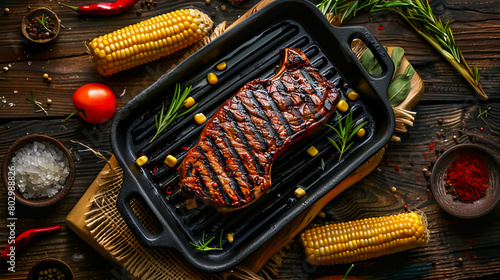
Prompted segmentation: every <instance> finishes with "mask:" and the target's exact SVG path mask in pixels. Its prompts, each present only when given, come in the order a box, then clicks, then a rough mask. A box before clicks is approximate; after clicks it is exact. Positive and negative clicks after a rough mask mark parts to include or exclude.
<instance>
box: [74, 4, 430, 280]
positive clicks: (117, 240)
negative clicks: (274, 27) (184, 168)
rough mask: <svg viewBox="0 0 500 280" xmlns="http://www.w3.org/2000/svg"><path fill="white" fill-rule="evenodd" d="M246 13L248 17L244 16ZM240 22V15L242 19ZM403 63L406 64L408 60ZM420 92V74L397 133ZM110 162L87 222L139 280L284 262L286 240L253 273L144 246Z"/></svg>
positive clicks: (241, 274) (400, 110)
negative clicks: (200, 266) (123, 207)
mask: <svg viewBox="0 0 500 280" xmlns="http://www.w3.org/2000/svg"><path fill="white" fill-rule="evenodd" d="M271 1H272V0H266V1H263V2H261V3H259V4H258V5H257V6H256V8H253V9H252V10H251V13H253V12H255V11H256V10H258V8H261V7H262V6H264V5H265V4H267V3H268V2H271ZM259 5H260V6H259ZM247 16H248V15H246V16H245V17H247ZM245 17H243V18H245ZM241 20H242V19H240V20H239V21H241ZM239 21H238V22H239ZM236 24H237V23H236ZM225 29H226V28H225V24H221V25H219V26H218V27H217V28H216V29H215V30H214V32H213V34H212V36H211V37H207V38H206V39H205V40H204V41H203V42H200V43H199V44H198V45H197V46H195V47H193V48H192V49H191V51H190V52H188V53H186V55H185V56H184V57H183V59H184V58H186V57H188V56H189V55H190V54H191V53H193V52H194V51H195V50H196V49H198V48H200V47H201V46H203V45H204V44H206V43H208V42H209V41H211V40H212V39H214V38H215V37H217V36H219V35H220V34H221V33H223V32H224V31H225ZM353 49H354V50H355V52H356V53H358V54H361V53H362V52H363V50H364V49H363V47H362V46H355V47H354V48H353ZM391 51H392V50H391V48H389V52H391ZM403 63H408V62H407V60H406V59H404V61H403ZM404 67H405V66H404V65H402V67H401V68H402V69H404ZM422 93H423V86H422V81H421V79H420V77H419V76H418V75H417V74H416V75H415V80H414V81H412V92H411V94H409V96H408V98H407V100H405V101H404V102H403V103H402V104H401V105H399V106H398V107H397V108H395V109H394V112H395V114H396V118H397V127H396V131H400V132H405V131H406V129H405V125H412V121H413V119H414V113H412V112H411V111H408V110H409V109H411V108H413V107H414V106H415V105H416V104H417V103H418V101H419V99H420V97H421V95H422ZM393 140H396V141H397V140H398V138H397V137H393ZM384 151H385V148H384V149H382V150H381V151H380V152H379V153H378V154H377V155H376V156H375V157H376V159H377V161H376V162H374V163H372V165H373V164H375V165H374V166H376V165H377V164H378V162H379V161H380V159H381V158H382V155H383V152H384ZM375 157H374V158H375ZM108 163H109V168H105V169H103V171H102V172H101V174H100V175H99V177H98V185H99V190H98V191H97V193H96V194H95V195H94V196H93V198H92V199H91V207H90V209H89V210H88V211H87V212H86V213H85V215H84V217H85V226H86V227H87V229H88V230H89V231H90V234H91V236H92V237H93V239H94V240H95V241H96V242H97V244H98V245H99V246H100V247H102V249H103V250H104V251H101V253H103V252H104V253H105V254H107V255H108V256H111V259H112V260H113V261H114V262H115V263H117V264H119V265H120V266H122V267H123V269H124V270H125V271H126V272H127V274H128V275H129V276H130V277H132V278H136V279H227V278H229V277H233V278H239V279H264V278H270V276H269V275H270V274H269V271H267V272H266V271H264V272H262V271H261V273H260V276H259V273H258V271H255V267H257V268H262V267H263V266H264V267H266V268H267V269H275V268H277V267H278V266H279V265H280V257H281V256H283V253H282V252H279V249H280V248H281V246H282V245H283V244H280V247H279V248H275V250H274V252H273V253H277V255H274V256H272V255H270V256H269V257H267V258H266V257H264V258H265V259H264V260H260V261H261V262H262V261H263V262H267V263H266V264H265V265H262V264H258V265H254V266H253V268H254V269H253V271H252V270H251V269H246V268H245V267H244V266H239V267H236V268H235V269H233V270H231V271H228V272H225V273H220V274H208V273H202V272H199V271H197V270H195V269H194V268H192V267H190V266H189V265H188V264H186V263H185V262H184V261H183V260H182V259H181V258H178V257H177V255H178V254H176V252H175V251H172V250H169V249H156V248H146V247H144V246H143V245H142V244H141V243H140V242H139V241H138V239H137V238H136V237H135V236H134V234H133V233H132V232H131V230H130V229H129V227H128V226H127V224H126V223H125V221H124V220H123V218H122V216H121V215H120V213H119V212H118V209H117V208H116V200H117V198H118V194H119V193H120V189H121V185H122V182H123V173H122V170H121V168H120V166H119V165H118V164H117V163H116V161H114V158H112V160H110V161H109V162H108ZM369 171H371V170H369ZM366 174H367V173H363V174H362V175H363V176H362V177H364V176H366ZM358 177H359V178H357V179H356V180H352V182H350V183H349V184H346V186H345V187H344V189H345V188H347V187H349V186H350V185H352V184H354V183H355V182H357V181H359V180H360V179H361V178H362V177H361V176H358ZM96 180H97V179H96ZM340 191H341V190H339V192H340ZM336 194H337V193H335V194H333V195H331V196H330V197H329V198H328V199H329V200H331V199H332V198H333V197H334V196H335V195H336ZM329 200H328V201H329ZM326 203H327V202H324V204H326ZM131 207H132V209H133V210H134V212H135V213H136V215H137V216H138V218H139V220H141V221H142V224H143V225H144V226H145V227H146V228H147V229H148V230H149V231H150V232H152V233H154V232H155V231H157V226H156V225H155V224H154V223H155V222H154V221H153V220H152V219H150V218H149V217H150V215H149V214H147V212H146V210H145V209H144V208H142V207H141V204H139V203H134V202H133V201H132V202H131ZM300 229H301V228H299V230H300ZM277 240H279V239H277ZM263 247H264V246H263ZM271 250H273V249H271ZM277 251H278V252H277ZM271 256H272V257H271Z"/></svg>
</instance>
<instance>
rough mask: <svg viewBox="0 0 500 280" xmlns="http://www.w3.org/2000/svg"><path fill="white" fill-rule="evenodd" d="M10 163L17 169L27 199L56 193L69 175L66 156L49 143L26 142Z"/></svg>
mask: <svg viewBox="0 0 500 280" xmlns="http://www.w3.org/2000/svg"><path fill="white" fill-rule="evenodd" d="M11 165H13V166H15V168H16V185H17V187H18V189H19V191H20V192H21V193H22V195H23V196H24V198H34V197H52V196H54V195H56V194H57V193H58V192H59V190H60V189H62V185H64V183H65V182H66V179H67V177H68V175H69V171H68V168H67V166H68V162H67V159H66V157H65V156H64V154H63V153H62V151H61V150H59V149H58V148H57V147H55V146H54V145H52V144H50V143H41V142H37V141H34V142H33V143H29V144H26V145H25V146H24V147H22V148H21V149H19V150H18V151H17V152H16V154H15V155H14V157H13V158H12V163H11Z"/></svg>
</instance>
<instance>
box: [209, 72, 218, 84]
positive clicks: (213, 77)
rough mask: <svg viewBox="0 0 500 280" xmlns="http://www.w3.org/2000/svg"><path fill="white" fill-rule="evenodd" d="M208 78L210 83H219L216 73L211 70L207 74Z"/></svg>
mask: <svg viewBox="0 0 500 280" xmlns="http://www.w3.org/2000/svg"><path fill="white" fill-rule="evenodd" d="M207 80H208V83H209V84H211V85H215V84H216V83H217V81H218V79H217V75H215V74H214V73H212V72H210V73H208V75H207Z"/></svg>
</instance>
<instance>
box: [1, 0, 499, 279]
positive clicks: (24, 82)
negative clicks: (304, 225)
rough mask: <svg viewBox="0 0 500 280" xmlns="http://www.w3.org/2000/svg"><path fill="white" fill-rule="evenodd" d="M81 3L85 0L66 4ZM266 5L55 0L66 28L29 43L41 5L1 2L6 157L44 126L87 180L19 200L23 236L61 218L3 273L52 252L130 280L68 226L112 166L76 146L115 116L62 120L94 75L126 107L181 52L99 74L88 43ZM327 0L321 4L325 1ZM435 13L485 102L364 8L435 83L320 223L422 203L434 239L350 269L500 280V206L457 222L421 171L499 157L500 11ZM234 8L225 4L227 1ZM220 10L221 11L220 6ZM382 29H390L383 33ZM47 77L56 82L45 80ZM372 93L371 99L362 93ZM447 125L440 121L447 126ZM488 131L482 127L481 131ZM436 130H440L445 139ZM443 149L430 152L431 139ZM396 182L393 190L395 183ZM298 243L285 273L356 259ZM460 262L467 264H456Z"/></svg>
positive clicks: (80, 266) (449, 5)
mask: <svg viewBox="0 0 500 280" xmlns="http://www.w3.org/2000/svg"><path fill="white" fill-rule="evenodd" d="M64 2H65V3H72V4H74V3H78V4H80V3H79V2H77V1H71V2H70V1H69V0H68V1H64ZM256 2H257V1H249V2H247V3H245V4H243V5H241V6H238V7H232V6H231V5H229V4H228V2H226V1H218V0H212V1H211V4H210V5H206V4H205V1H201V0H188V1H181V0H172V1H158V6H157V7H154V8H152V9H150V10H147V9H143V10H142V13H141V15H140V16H138V15H137V13H136V12H135V10H137V9H138V7H140V6H138V4H137V5H136V6H134V7H133V8H132V9H131V10H129V11H128V12H125V13H123V14H120V15H117V16H113V17H86V16H80V15H78V14H77V13H75V12H74V11H71V10H68V9H65V8H63V7H60V6H58V5H56V3H55V2H54V1H52V2H45V1H43V2H42V1H37V2H36V4H37V5H38V4H39V5H49V6H51V7H52V9H53V10H54V11H55V12H56V14H57V15H58V16H59V17H60V19H61V21H62V24H63V25H64V28H62V29H61V31H60V34H59V36H58V37H57V38H56V39H55V40H54V41H53V42H51V43H49V44H47V45H32V44H27V42H26V41H24V40H23V39H22V35H21V32H20V22H21V18H22V16H23V15H24V14H26V13H27V12H28V11H29V10H28V6H31V8H34V7H35V4H34V3H33V2H29V1H25V0H18V1H14V0H7V1H2V3H1V4H0V6H1V8H2V11H3V10H4V8H7V7H8V8H9V12H8V13H2V14H1V15H0V23H1V24H2V26H3V28H2V29H1V30H0V34H1V35H2V36H0V63H1V66H2V67H0V69H1V68H3V67H4V66H5V67H8V71H7V72H5V71H4V72H2V73H1V74H0V97H2V98H1V99H0V137H1V138H0V157H3V156H4V154H5V151H6V150H7V148H8V146H9V145H10V144H11V143H12V142H13V141H14V140H16V139H18V138H19V137H20V136H23V135H25V134H27V133H30V134H33V133H44V134H47V135H49V136H52V137H55V138H57V139H58V140H60V141H62V142H63V143H64V144H65V145H66V146H67V147H68V148H70V149H71V150H72V151H73V152H74V153H75V161H76V169H77V177H76V179H75V183H74V185H73V187H72V189H71V191H70V192H69V193H68V194H67V195H66V197H65V198H64V199H63V200H61V201H60V202H58V203H57V204H55V205H52V206H50V207H48V208H45V209H41V210H37V211H33V209H30V208H26V207H23V206H22V205H16V213H15V214H16V218H17V221H16V232H17V233H21V232H23V231H25V230H28V229H30V228H33V227H44V226H54V225H61V226H62V228H61V229H60V230H59V231H58V232H56V233H54V234H51V235H50V236H43V237H41V238H40V239H37V240H34V241H33V242H32V243H30V244H29V245H28V246H26V247H24V248H22V250H21V251H20V252H19V254H18V255H17V257H16V259H17V262H16V272H15V273H11V272H10V271H8V270H7V266H5V265H2V266H0V278H1V279H25V278H26V274H27V272H28V270H29V269H30V268H31V266H33V265H34V264H35V263H36V262H37V261H39V260H40V259H42V258H45V257H56V258H60V259H63V260H64V261H65V262H67V263H68V264H69V266H70V267H71V268H72V269H73V270H74V272H75V276H76V277H77V278H79V279H111V278H121V277H125V275H124V272H123V271H121V270H120V269H119V268H115V267H114V266H113V265H112V264H111V263H110V262H108V261H106V260H105V259H104V258H103V257H101V256H100V255H99V254H98V253H97V252H96V251H94V250H93V249H92V248H91V247H90V246H89V245H87V244H86V243H85V242H84V241H82V240H81V239H80V238H79V237H78V236H77V235H76V234H74V233H73V232H72V231H70V230H69V229H68V228H67V227H66V225H64V218H65V216H66V215H67V213H68V212H69V211H70V210H71V208H72V207H73V206H74V205H75V203H76V202H77V201H78V200H79V199H80V197H81V196H82V194H83V193H84V192H85V191H86V189H87V187H88V186H89V185H90V183H91V182H92V181H93V180H94V179H95V177H96V176H97V174H98V172H99V171H100V170H101V169H102V167H103V166H104V164H105V163H104V162H102V161H99V160H98V159H97V158H96V157H95V156H94V155H93V154H91V153H89V152H84V151H82V150H83V149H82V147H81V146H79V145H76V144H73V143H72V142H70V140H78V141H81V142H83V143H85V144H88V145H90V146H91V147H93V148H96V149H100V150H107V151H110V150H111V148H110V145H109V125H110V124H109V123H104V124H98V125H94V124H88V123H85V122H83V121H82V120H80V119H78V118H74V119H70V120H68V121H67V122H65V123H63V124H61V122H60V121H61V120H62V119H63V118H64V117H66V116H67V115H68V114H70V113H71V112H72V111H73V110H74V108H73V104H72V101H71V95H72V93H73V92H74V91H75V90H76V89H77V88H78V87H79V86H81V85H83V84H86V83H89V82H102V83H105V84H106V85H108V86H110V87H111V88H112V89H113V91H114V92H115V94H116V95H117V98H118V100H117V101H118V105H117V106H118V108H120V107H121V106H123V105H124V104H125V103H126V102H127V101H128V100H130V99H131V98H132V97H134V96H136V95H137V94H138V93H140V92H141V91H142V90H143V89H145V88H146V87H147V86H148V85H150V84H152V83H153V82H154V81H156V80H157V79H158V78H159V77H160V76H161V75H162V74H163V73H164V72H165V71H166V69H168V68H169V66H170V65H172V64H173V63H175V62H176V61H177V59H178V58H180V57H181V55H182V52H180V53H176V54H174V55H172V56H169V57H167V58H164V59H161V60H159V61H155V62H152V63H149V64H147V65H143V66H139V67H137V68H134V69H133V70H128V71H124V72H122V73H119V74H116V75H115V76H112V77H110V78H108V79H101V78H100V77H99V75H98V74H97V72H96V71H95V67H94V65H93V64H92V62H91V60H90V59H89V57H88V54H87V53H86V49H85V47H84V46H83V44H82V41H90V40H91V39H93V38H95V37H96V36H99V35H102V34H106V33H109V32H112V31H114V30H116V29H117V28H119V27H123V26H125V25H129V24H133V23H136V22H137V21H139V20H143V19H145V18H148V17H151V16H153V15H157V14H158V13H160V12H166V11H171V10H175V9H180V8H184V7H186V6H192V7H196V8H198V9H200V10H202V11H205V12H206V13H207V14H211V13H214V14H215V17H214V18H213V20H214V21H215V22H216V24H217V23H220V22H221V21H223V20H227V21H228V23H231V22H233V21H235V20H237V18H238V16H239V15H241V14H243V13H244V12H245V11H246V10H249V9H250V8H251V7H252V6H253V5H254V4H255V3H256ZM316 2H319V1H316ZM430 3H431V8H432V9H433V11H434V12H435V14H436V15H438V16H440V17H444V18H446V20H450V27H451V28H452V29H453V31H454V38H455V41H456V43H457V45H458V46H459V47H460V49H461V50H462V52H463V55H464V56H465V57H466V59H467V61H468V63H469V64H471V65H474V66H477V67H479V68H480V70H481V78H480V79H481V83H482V86H483V89H484V90H485V92H486V93H487V94H488V96H489V99H488V101H487V102H483V101H480V100H479V99H477V98H476V97H475V96H474V95H473V91H472V90H471V88H470V86H469V85H468V84H467V82H466V81H464V80H463V78H462V77H461V76H460V75H458V74H457V73H456V70H455V69H453V68H452V67H451V66H450V65H449V64H448V62H447V61H445V60H444V59H443V58H442V57H441V56H440V55H439V54H438V53H437V52H436V51H435V50H434V49H433V48H432V47H430V46H429V45H428V44H427V42H426V41H424V40H423V39H421V38H420V37H419V36H418V35H417V34H415V33H414V32H413V30H412V29H411V28H410V27H408V26H407V25H406V23H405V22H404V21H403V20H402V19H400V18H399V17H398V16H397V15H396V14H392V13H381V14H376V15H372V16H371V17H369V16H368V15H367V14H361V15H360V16H359V17H358V16H357V17H356V18H354V19H353V20H352V21H351V22H350V23H349V25H363V26H365V27H367V28H368V29H370V31H371V32H372V33H373V34H374V35H375V37H376V38H377V39H378V40H380V42H381V43H382V44H383V45H397V46H400V47H402V48H404V49H405V55H406V57H407V58H408V59H409V60H410V62H411V63H412V65H413V66H414V68H415V70H416V72H418V73H419V75H420V76H421V77H422V79H423V80H424V83H425V93H424V96H423V98H422V100H421V101H420V103H419V104H418V106H417V107H416V108H415V111H416V112H417V116H418V117H417V118H416V120H415V122H414V126H413V127H409V128H408V130H409V133H407V134H404V135H399V136H400V137H401V142H397V143H396V142H391V143H390V144H389V145H388V148H387V150H386V152H385V155H384V159H383V161H382V162H381V164H379V166H378V167H377V168H376V169H375V170H374V171H373V172H372V173H371V174H370V175H369V176H367V177H366V178H365V179H364V180H362V181H361V182H359V183H357V184H356V185H354V186H353V187H351V188H349V189H348V190H347V191H345V192H344V193H342V194H341V195H340V196H338V197H337V198H335V199H334V200H333V201H332V202H331V203H330V204H329V205H328V206H327V207H326V208H325V209H324V212H325V213H326V216H325V218H324V219H323V218H316V219H315V220H314V221H313V222H312V224H311V225H317V224H323V223H327V222H336V221H347V220H355V219H359V218H366V217H373V216H380V215H386V214H393V213H395V212H400V211H402V210H403V209H404V206H405V205H406V206H408V208H409V209H416V208H418V209H420V210H422V211H424V212H425V213H426V215H427V218H428V221H429V228H430V235H431V238H430V240H429V243H428V245H427V246H424V247H421V248H417V249H414V250H412V251H409V252H403V253H398V254H395V255H391V256H385V257H381V258H378V259H373V260H369V261H363V262H360V263H357V264H356V266H355V268H354V269H353V270H352V271H351V273H350V275H353V276H358V277H361V278H363V279H417V278H418V279H450V278H453V279H470V278H472V277H478V278H481V279H498V278H500V250H499V248H500V238H499V237H500V236H499V234H500V219H498V216H499V215H500V209H499V207H497V208H496V209H494V210H493V211H492V212H491V213H489V214H488V215H486V216H484V217H481V218H478V219H475V220H470V221H464V220H459V219H456V218H454V217H452V216H450V215H448V214H446V213H444V212H443V211H442V210H441V209H440V208H439V206H438V205H437V204H436V202H435V200H434V199H433V197H432V193H431V192H430V188H429V186H428V185H427V183H428V181H427V179H426V176H425V174H424V173H423V172H422V170H423V168H427V169H430V168H429V167H430V166H431V165H432V164H433V162H434V158H437V157H439V155H440V154H441V153H442V151H443V150H446V149H449V148H450V147H452V146H454V145H456V143H457V142H458V143H469V142H474V143H478V144H481V145H485V146H487V147H489V148H490V149H491V150H493V151H494V152H495V153H496V154H497V156H498V155H499V151H500V146H499V144H498V143H500V133H499V132H498V131H499V130H498V129H497V128H498V127H500V104H499V100H500V95H499V93H498V92H497V90H496V89H498V88H499V87H500V84H499V79H498V77H499V76H500V67H498V65H499V60H500V51H499V50H498V48H497V44H496V41H495V39H494V38H497V37H499V36H500V31H499V30H498V28H497V26H499V25H500V16H499V15H500V10H499V9H498V7H497V5H496V4H495V3H494V2H480V1H474V4H473V5H472V7H471V4H470V2H460V1H444V0H433V1H432V2H430ZM223 4H224V5H226V7H227V9H226V10H225V11H222V10H221V9H220V6H221V5H223ZM216 6H217V7H219V8H218V9H215V7H216ZM379 26H383V29H379V28H378V27H379ZM44 73H48V74H50V77H51V78H52V81H51V82H48V81H47V80H44V79H43V74H44ZM31 93H33V96H34V97H35V99H36V100H38V101H40V102H42V103H43V104H44V106H46V107H48V106H47V104H46V100H47V98H50V99H51V100H52V104H51V105H50V110H49V111H48V116H46V115H45V114H44V113H43V112H37V110H38V108H37V107H36V106H35V105H33V104H32V103H31V102H28V101H26V100H25V98H26V97H27V96H30V94H31ZM360 98H362V96H361V97H360ZM485 104H486V105H487V106H489V107H491V110H490V111H489V113H488V117H487V118H486V119H485V120H486V122H487V123H484V122H483V121H482V120H481V118H477V116H478V109H479V107H483V108H484V105H485ZM439 120H442V122H439ZM481 127H483V129H481ZM438 133H439V134H440V135H438ZM454 135H456V137H454ZM431 144H433V145H434V146H433V147H432V148H431V147H430V145H431ZM392 187H396V189H397V190H396V191H395V192H391V188H392ZM5 198H6V191H5V190H4V189H3V188H2V189H0V209H2V210H0V213H2V214H1V219H0V240H1V241H0V243H1V245H2V246H3V245H6V240H7V236H8V232H7V227H6V225H7V220H6V219H5V216H4V213H5V210H4V209H7V200H6V199H5ZM296 247H298V248H296V249H295V248H294V247H292V248H291V249H290V250H288V251H289V253H288V255H287V256H286V257H285V259H284V262H283V266H282V267H281V268H280V270H279V275H278V276H273V278H275V279H315V278H317V277H320V276H325V275H332V274H337V275H342V274H344V272H345V271H346V270H347V267H348V265H345V266H344V265H339V266H327V267H310V266H307V265H306V264H305V257H304V255H303V252H302V250H301V248H300V247H299V246H296ZM459 258H462V262H458V259H459Z"/></svg>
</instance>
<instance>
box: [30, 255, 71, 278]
mask: <svg viewBox="0 0 500 280" xmlns="http://www.w3.org/2000/svg"><path fill="white" fill-rule="evenodd" d="M54 268H55V269H57V270H56V272H54ZM49 269H51V270H50V271H51V274H52V275H63V274H64V278H62V279H64V280H73V279H75V275H74V274H73V271H72V270H71V268H70V267H69V265H67V264H66V263H65V262H63V261H61V260H59V259H52V258H48V259H43V260H41V261H39V262H37V263H36V264H35V265H34V266H33V267H32V268H31V269H30V272H29V273H28V280H37V279H39V278H38V277H39V276H40V271H41V272H42V273H44V271H47V275H48V274H49ZM58 272H59V274H58ZM53 279H57V276H56V277H54V278H53Z"/></svg>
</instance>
